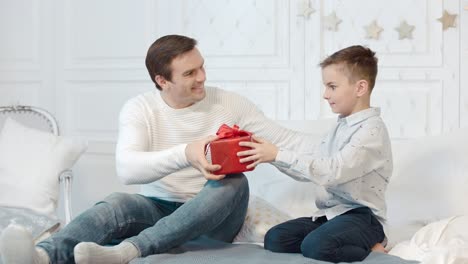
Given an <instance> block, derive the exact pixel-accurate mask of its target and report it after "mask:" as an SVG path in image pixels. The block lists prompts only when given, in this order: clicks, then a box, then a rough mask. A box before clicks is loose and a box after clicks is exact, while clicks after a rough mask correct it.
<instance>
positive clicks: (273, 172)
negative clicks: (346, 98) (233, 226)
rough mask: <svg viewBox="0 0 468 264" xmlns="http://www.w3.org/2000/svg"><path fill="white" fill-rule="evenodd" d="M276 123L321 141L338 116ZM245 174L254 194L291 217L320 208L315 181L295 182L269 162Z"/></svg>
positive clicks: (301, 215)
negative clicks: (316, 201) (317, 206)
mask: <svg viewBox="0 0 468 264" xmlns="http://www.w3.org/2000/svg"><path fill="white" fill-rule="evenodd" d="M277 122H278V123H279V124H280V125H282V126H283V127H286V128H289V129H292V130H296V131H301V132H304V133H308V134H309V135H310V136H312V137H314V138H315V139H316V142H317V143H319V142H320V140H321V139H322V138H323V137H324V136H325V134H326V133H327V132H328V131H329V129H330V127H331V126H332V125H333V124H335V123H336V118H328V119H321V120H314V121H304V120H287V121H277ZM311 147H312V146H311ZM246 175H247V177H248V179H249V185H250V190H251V191H250V193H251V194H253V195H256V196H259V197H262V198H263V199H265V200H266V201H268V202H269V203H271V204H274V205H275V207H276V208H278V209H280V210H281V211H283V212H285V213H287V214H288V215H290V216H291V218H298V217H304V216H311V215H312V213H313V212H314V211H316V210H317V208H316V207H315V196H316V192H315V188H317V187H316V185H315V184H314V183H312V182H299V181H296V180H294V179H292V178H291V177H289V176H288V175H286V174H284V173H282V172H280V171H279V170H278V169H277V168H276V167H274V166H273V165H270V164H260V165H259V166H257V168H255V170H254V171H250V172H247V173H246Z"/></svg>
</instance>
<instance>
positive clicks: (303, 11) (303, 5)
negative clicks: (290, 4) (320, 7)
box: [297, 0, 315, 18]
mask: <svg viewBox="0 0 468 264" xmlns="http://www.w3.org/2000/svg"><path fill="white" fill-rule="evenodd" d="M314 12H315V9H313V8H312V7H310V2H309V0H303V1H302V2H300V3H299V10H298V14H297V16H302V17H304V18H309V17H310V15H311V14H312V13H314Z"/></svg>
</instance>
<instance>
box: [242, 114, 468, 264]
mask: <svg viewBox="0 0 468 264" xmlns="http://www.w3.org/2000/svg"><path fill="white" fill-rule="evenodd" d="M333 122H335V120H334V119H333V120H332V119H327V120H321V121H308V122H303V121H285V122H282V124H283V125H285V126H286V127H289V128H292V129H296V130H300V131H305V132H309V133H313V134H314V135H316V136H317V139H318V138H320V137H321V135H323V133H325V131H326V130H327V129H328V127H329V126H330V125H331V124H332V123H333ZM392 148H393V157H394V173H393V176H392V180H391V182H390V184H389V186H388V190H387V203H388V222H387V223H386V225H385V228H386V234H387V237H388V245H387V250H389V251H390V254H391V255H394V256H399V257H402V258H404V259H411V260H417V261H421V262H422V263H430V264H442V263H444V264H449V263H450V264H455V263H468V228H467V226H468V205H467V203H466V201H467V200H468V129H458V130H456V131H453V132H451V133H447V134H443V135H438V136H427V137H421V138H417V139H411V140H409V139H406V140H393V141H392ZM247 175H248V178H249V182H250V186H251V194H252V197H253V198H252V199H251V206H250V207H249V211H248V215H247V219H246V223H245V225H244V227H243V229H242V230H241V232H240V234H239V235H238V237H237V238H236V240H235V241H237V242H254V243H255V242H257V243H258V242H262V240H263V235H264V234H265V232H266V230H268V228H269V227H270V226H272V225H274V224H277V223H279V222H282V221H284V220H285V219H289V218H293V217H300V216H307V215H309V214H310V213H309V212H311V211H312V210H314V209H315V207H314V203H313V199H314V191H313V190H314V185H313V184H312V183H302V182H296V181H294V180H292V179H291V178H289V177H288V176H286V175H283V174H282V173H281V172H279V171H278V170H277V169H275V168H274V167H272V166H268V165H262V166H260V167H258V168H257V169H256V170H255V171H253V172H249V173H247ZM257 197H260V198H257ZM272 205H274V207H273V206H272Z"/></svg>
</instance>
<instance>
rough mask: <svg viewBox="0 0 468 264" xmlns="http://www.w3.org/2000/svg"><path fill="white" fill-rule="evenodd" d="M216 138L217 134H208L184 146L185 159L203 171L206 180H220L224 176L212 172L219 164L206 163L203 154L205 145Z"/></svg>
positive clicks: (217, 168)
mask: <svg viewBox="0 0 468 264" xmlns="http://www.w3.org/2000/svg"><path fill="white" fill-rule="evenodd" d="M217 138H218V137H217V136H208V137H206V138H204V139H201V140H197V141H194V142H192V143H190V144H188V145H187V147H186V148H185V156H186V157H187V160H188V161H189V162H190V164H191V165H192V166H193V167H194V168H195V169H197V170H199V171H200V172H201V173H203V176H205V178H206V179H207V180H221V179H223V178H224V177H225V176H226V175H215V174H212V173H211V172H212V171H217V170H219V169H220V168H221V166H220V165H212V164H210V163H208V161H207V160H206V156H205V147H206V145H207V144H208V143H210V142H211V141H213V140H215V139H217Z"/></svg>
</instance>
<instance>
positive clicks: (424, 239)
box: [389, 216, 468, 264]
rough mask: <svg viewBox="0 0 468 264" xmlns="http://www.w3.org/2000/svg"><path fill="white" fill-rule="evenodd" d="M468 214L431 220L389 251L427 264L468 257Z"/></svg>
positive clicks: (452, 263)
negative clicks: (431, 221)
mask: <svg viewBox="0 0 468 264" xmlns="http://www.w3.org/2000/svg"><path fill="white" fill-rule="evenodd" d="M467 225H468V216H454V217H450V218H447V219H444V220H440V221H437V222H434V223H431V224H429V225H427V226H425V227H423V228H421V229H420V230H418V231H417V232H416V234H415V235H414V236H413V237H412V238H411V240H406V241H404V242H400V243H398V244H397V245H396V246H395V247H394V248H393V249H392V250H391V251H390V252H389V253H390V254H392V255H396V256H399V257H401V258H404V259H411V260H417V261H421V263H425V264H456V263H466V261H467V260H468V229H467V228H466V226H467Z"/></svg>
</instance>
